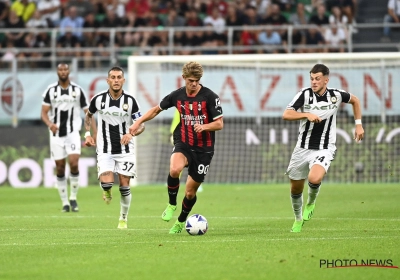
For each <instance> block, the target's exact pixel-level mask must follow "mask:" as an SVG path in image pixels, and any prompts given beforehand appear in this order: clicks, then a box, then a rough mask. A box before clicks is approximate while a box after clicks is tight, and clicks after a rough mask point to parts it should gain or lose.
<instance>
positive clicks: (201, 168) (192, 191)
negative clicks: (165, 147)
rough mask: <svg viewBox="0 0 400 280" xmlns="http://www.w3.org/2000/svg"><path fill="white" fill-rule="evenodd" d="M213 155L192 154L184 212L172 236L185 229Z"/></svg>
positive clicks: (175, 225) (183, 202)
mask: <svg viewBox="0 0 400 280" xmlns="http://www.w3.org/2000/svg"><path fill="white" fill-rule="evenodd" d="M212 157H213V153H192V157H191V158H192V160H191V163H190V164H189V169H188V178H187V181H186V188H185V196H184V197H183V200H182V210H181V213H180V214H179V216H178V220H177V221H176V222H175V224H174V225H173V227H172V228H171V229H170V231H169V233H170V234H175V233H180V232H181V231H182V229H183V228H184V227H185V221H186V219H187V217H188V215H189V213H190V211H192V208H193V206H194V205H195V204H196V201H197V196H196V193H197V190H198V188H199V186H200V185H201V183H202V182H203V181H204V178H205V176H206V174H207V172H208V169H209V166H210V163H211V159H212Z"/></svg>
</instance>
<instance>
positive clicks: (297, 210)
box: [290, 193, 303, 221]
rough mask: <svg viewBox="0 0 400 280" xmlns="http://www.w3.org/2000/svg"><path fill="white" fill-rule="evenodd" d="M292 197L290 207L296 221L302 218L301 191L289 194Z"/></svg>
mask: <svg viewBox="0 0 400 280" xmlns="http://www.w3.org/2000/svg"><path fill="white" fill-rule="evenodd" d="M290 198H291V199H292V208H293V213H294V217H295V219H296V221H301V220H303V214H302V207H303V193H299V194H290Z"/></svg>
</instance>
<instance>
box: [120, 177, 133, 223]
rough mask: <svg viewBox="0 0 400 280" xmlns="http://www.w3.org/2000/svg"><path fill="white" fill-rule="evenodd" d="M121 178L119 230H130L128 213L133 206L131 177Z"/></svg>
mask: <svg viewBox="0 0 400 280" xmlns="http://www.w3.org/2000/svg"><path fill="white" fill-rule="evenodd" d="M118 177H119V192H120V193H121V199H120V205H121V207H120V216H119V222H118V228H119V229H126V228H128V213H129V208H130V206H131V201H132V194H131V189H130V187H129V181H130V179H131V176H128V175H124V174H118Z"/></svg>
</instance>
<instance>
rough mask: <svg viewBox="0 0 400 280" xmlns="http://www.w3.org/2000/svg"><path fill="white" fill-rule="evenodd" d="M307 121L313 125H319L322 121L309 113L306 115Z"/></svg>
mask: <svg viewBox="0 0 400 280" xmlns="http://www.w3.org/2000/svg"><path fill="white" fill-rule="evenodd" d="M307 119H308V120H309V121H310V122H313V123H320V122H321V121H322V119H321V118H320V117H318V116H317V115H314V114H311V113H309V114H308V115H307Z"/></svg>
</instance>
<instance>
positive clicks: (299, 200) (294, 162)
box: [286, 148, 309, 232]
mask: <svg viewBox="0 0 400 280" xmlns="http://www.w3.org/2000/svg"><path fill="white" fill-rule="evenodd" d="M307 153H308V150H306V149H302V148H295V149H294V150H293V153H292V157H291V159H290V162H289V166H288V168H287V170H286V175H288V177H289V179H290V200H291V204H292V209H293V213H294V217H295V221H294V223H293V226H292V229H291V232H300V231H301V229H302V226H303V222H304V221H303V216H302V207H303V189H304V182H305V178H306V177H307V174H308V171H309V169H308V162H307V161H306V160H304V159H306V158H307V157H306V155H307Z"/></svg>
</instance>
